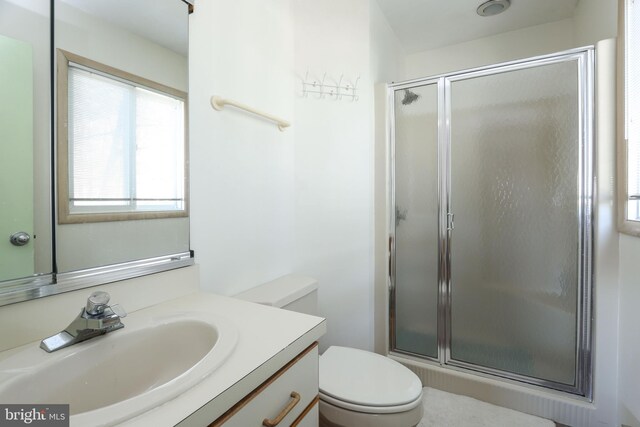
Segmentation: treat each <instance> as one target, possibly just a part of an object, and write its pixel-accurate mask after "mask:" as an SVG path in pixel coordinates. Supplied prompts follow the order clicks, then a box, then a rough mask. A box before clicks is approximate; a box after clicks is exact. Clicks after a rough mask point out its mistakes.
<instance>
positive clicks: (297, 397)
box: [209, 342, 319, 427]
mask: <svg viewBox="0 0 640 427" xmlns="http://www.w3.org/2000/svg"><path fill="white" fill-rule="evenodd" d="M318 400H319V398H318V343H317V342H316V343H314V344H313V345H311V346H310V347H308V348H307V349H306V350H304V351H303V352H302V353H300V354H299V355H298V356H296V357H295V358H294V359H293V360H291V361H290V362H289V363H287V364H286V365H285V366H283V367H282V368H281V369H280V370H278V371H277V372H276V373H275V374H273V375H272V376H271V377H270V378H269V379H268V380H266V381H265V382H264V383H262V384H261V385H260V386H258V387H257V388H256V389H255V390H253V391H252V392H251V393H249V394H248V395H247V396H245V397H244V398H243V399H242V400H240V401H239V402H238V403H237V404H236V405H234V406H233V407H232V408H231V409H229V410H228V411H227V412H226V413H224V414H223V415H222V416H221V417H220V418H218V419H217V420H215V421H214V422H213V423H211V424H210V425H209V427H218V426H224V427H275V426H279V427H283V426H287V427H288V426H298V427H317V426H318Z"/></svg>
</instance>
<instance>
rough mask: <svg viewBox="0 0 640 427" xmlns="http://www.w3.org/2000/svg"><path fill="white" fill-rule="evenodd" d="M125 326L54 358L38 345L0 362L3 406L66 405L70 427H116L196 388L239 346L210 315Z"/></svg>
mask: <svg viewBox="0 0 640 427" xmlns="http://www.w3.org/2000/svg"><path fill="white" fill-rule="evenodd" d="M70 320H71V319H70ZM123 323H125V328H124V329H120V330H118V331H114V332H111V333H109V334H107V335H104V336H102V337H98V338H94V339H91V340H88V341H85V342H82V343H80V344H76V345H73V346H71V347H68V348H65V349H62V350H59V351H57V352H54V353H50V354H49V353H45V352H44V351H43V350H41V349H40V348H38V344H37V343H36V344H32V345H29V346H25V347H23V348H22V349H21V350H20V351H18V352H16V353H15V354H13V355H11V356H10V357H8V358H6V359H5V360H3V361H0V402H2V403H38V404H50V403H68V404H70V411H71V423H72V425H78V426H90V425H113V424H116V423H119V422H122V421H124V420H127V419H129V418H132V417H134V416H136V415H138V414H141V413H143V412H146V411H148V410H149V409H152V408H153V407H156V406H159V405H161V404H162V403H164V402H166V401H168V400H170V399H172V398H174V397H176V396H178V395H180V394H181V393H183V392H184V391H186V390H188V389H190V388H191V387H193V386H194V385H196V384H197V383H198V382H200V381H201V380H202V379H204V378H205V377H206V376H207V375H209V374H210V373H211V372H213V371H214V370H215V369H216V368H218V367H219V366H220V365H222V363H223V362H224V361H225V359H226V358H227V357H228V356H229V355H230V354H231V352H232V351H233V349H234V347H235V344H236V341H237V331H236V329H235V327H234V326H233V325H232V324H230V323H229V321H227V320H226V319H224V318H219V317H215V316H212V315H210V314H208V313H176V314H173V315H170V316H164V317H161V318H157V317H155V318H148V317H147V318H144V317H142V318H137V317H136V313H134V314H132V315H131V316H129V317H127V318H126V319H124V320H123Z"/></svg>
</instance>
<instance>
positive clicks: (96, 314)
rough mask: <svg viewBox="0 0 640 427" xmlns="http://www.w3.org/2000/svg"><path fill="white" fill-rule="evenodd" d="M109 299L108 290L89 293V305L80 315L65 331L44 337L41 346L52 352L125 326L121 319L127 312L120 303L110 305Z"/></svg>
mask: <svg viewBox="0 0 640 427" xmlns="http://www.w3.org/2000/svg"><path fill="white" fill-rule="evenodd" d="M109 299H110V297H109V294H108V293H106V292H94V293H92V294H91V295H89V298H87V305H86V307H84V308H83V309H82V311H80V314H79V315H78V317H76V318H75V319H74V321H73V322H71V323H70V324H69V326H67V327H66V329H65V330H64V331H61V332H58V333H57V334H55V335H52V336H50V337H49V338H45V339H43V340H42V342H41V343H40V348H41V349H43V350H44V351H46V352H47V353H51V352H52V351H56V350H60V349H61V348H65V347H69V346H70V345H74V344H77V343H79V342H82V341H86V340H88V339H91V338H95V337H97V336H100V335H104V334H106V333H107V332H112V331H115V330H117V329H121V328H124V325H123V324H122V322H121V321H120V319H121V318H123V317H126V315H127V313H126V312H125V311H124V310H123V309H122V308H121V307H120V306H119V305H112V306H109V305H108V304H109Z"/></svg>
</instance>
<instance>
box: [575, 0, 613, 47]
mask: <svg viewBox="0 0 640 427" xmlns="http://www.w3.org/2000/svg"><path fill="white" fill-rule="evenodd" d="M617 3H618V1H617V0H580V1H579V2H578V5H577V7H576V11H575V14H574V16H573V21H574V43H575V45H576V46H588V45H593V44H596V42H598V41H599V40H605V39H610V38H612V37H616V36H617V29H618V7H617Z"/></svg>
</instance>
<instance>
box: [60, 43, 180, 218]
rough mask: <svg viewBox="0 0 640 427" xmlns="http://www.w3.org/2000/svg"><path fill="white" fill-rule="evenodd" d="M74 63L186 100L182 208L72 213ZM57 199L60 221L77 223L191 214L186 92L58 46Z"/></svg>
mask: <svg viewBox="0 0 640 427" xmlns="http://www.w3.org/2000/svg"><path fill="white" fill-rule="evenodd" d="M70 62H71V63H75V64H78V65H80V66H82V67H87V68H90V69H94V70H96V71H98V72H100V73H103V74H106V75H107V76H109V75H111V76H113V77H115V78H116V79H120V80H125V81H128V82H131V83H132V84H134V85H136V86H140V87H143V88H149V89H152V90H154V91H157V92H160V93H165V94H167V95H169V96H173V97H176V98H180V99H182V100H183V101H184V159H185V160H184V183H183V184H184V188H183V194H184V208H183V209H181V210H140V211H110V212H109V211H107V212H81V213H72V212H70V209H69V133H68V122H69V104H68V93H69V92H68V89H69V63H70ZM56 89H57V111H58V113H57V122H56V126H57V137H58V138H57V139H58V140H57V147H56V148H57V195H58V198H57V201H58V223H59V224H78V223H88V222H111V221H131V220H144V219H162V218H184V217H188V216H189V161H188V159H189V138H188V128H189V126H188V116H189V113H188V95H187V94H186V93H185V92H182V91H180V90H177V89H174V88H171V87H169V86H165V85H163V84H160V83H157V82H154V81H152V80H148V79H145V78H143V77H140V76H137V75H134V74H131V73H128V72H126V71H122V70H119V69H117V68H114V67H111V66H109V65H105V64H102V63H99V62H97V61H93V60H91V59H88V58H85V57H82V56H79V55H76V54H74V53H71V52H68V51H65V50H62V49H57V81H56Z"/></svg>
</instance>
